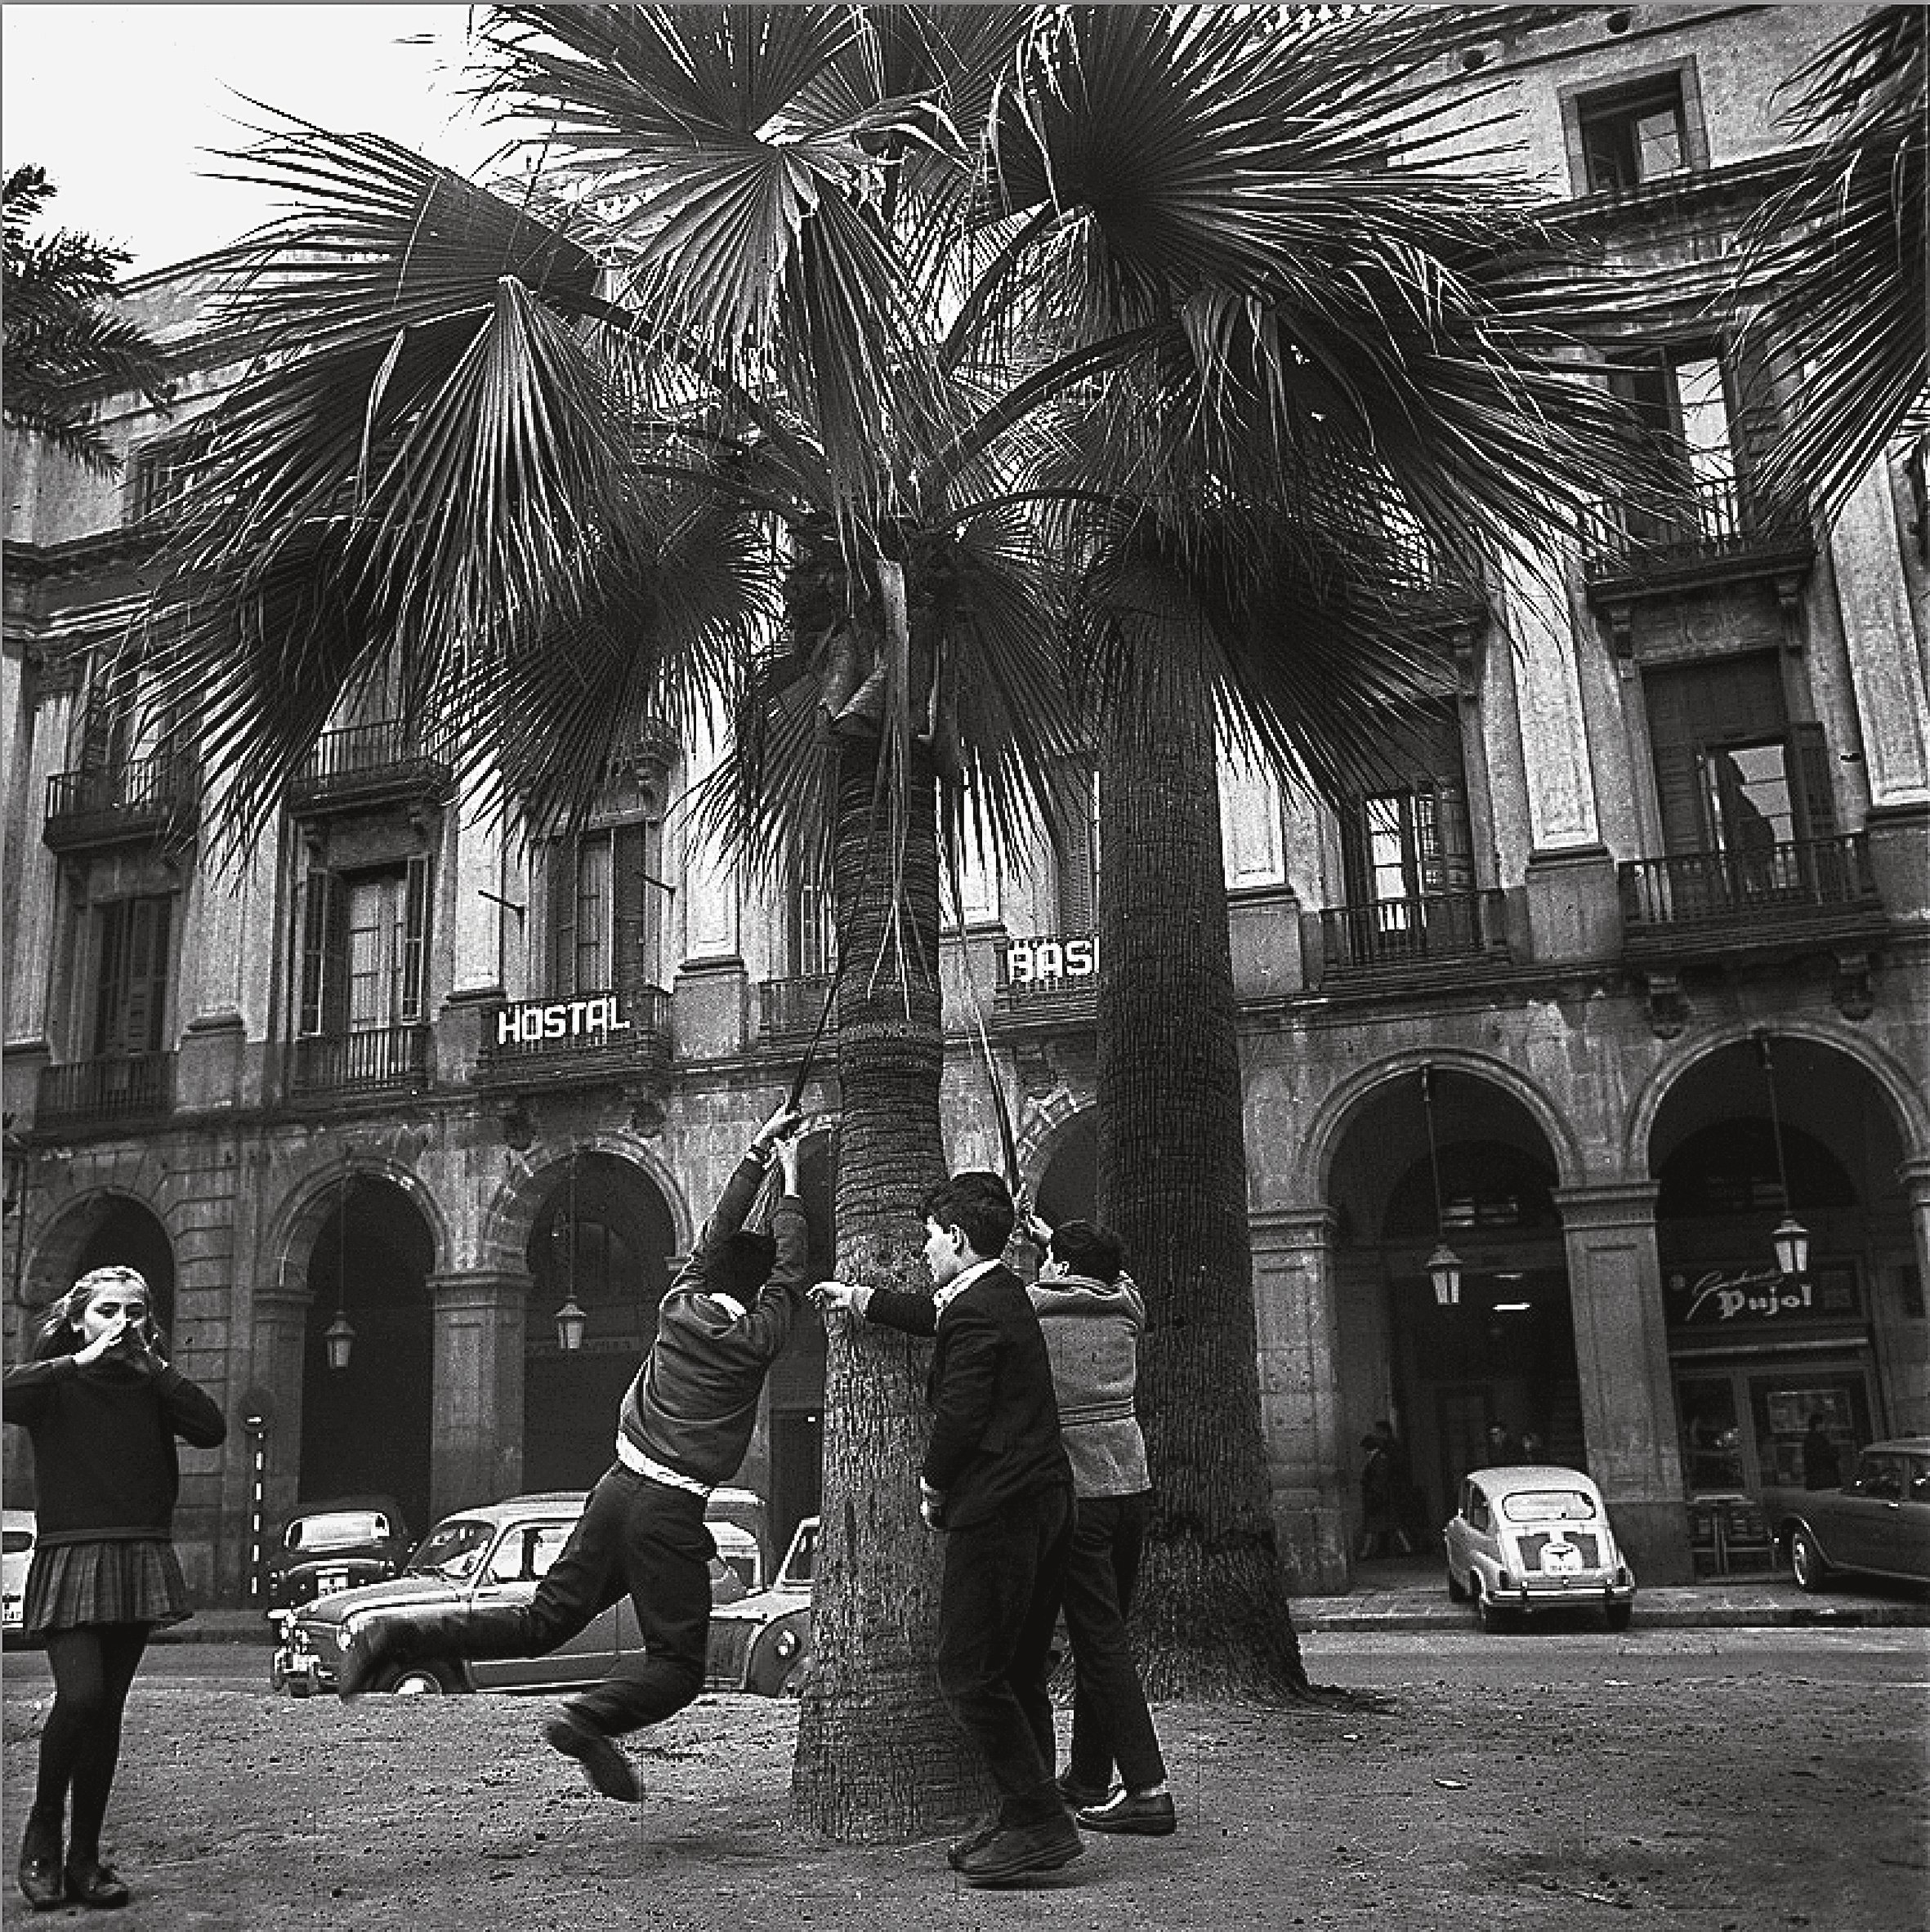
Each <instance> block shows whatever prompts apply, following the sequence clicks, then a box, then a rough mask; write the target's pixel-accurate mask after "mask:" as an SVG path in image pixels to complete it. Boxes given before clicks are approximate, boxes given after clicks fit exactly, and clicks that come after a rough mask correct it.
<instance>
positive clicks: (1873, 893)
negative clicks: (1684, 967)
mask: <svg viewBox="0 0 1930 1932" xmlns="http://www.w3.org/2000/svg"><path fill="white" fill-rule="evenodd" d="M1620 885H1621V898H1622V921H1623V926H1624V934H1625V938H1624V950H1625V951H1626V953H1627V954H1628V957H1629V958H1630V959H1631V960H1632V961H1635V962H1641V961H1642V960H1643V959H1645V958H1651V957H1670V958H1682V957H1693V956H1696V955H1703V956H1708V955H1711V954H1715V953H1742V952H1750V951H1758V952H1760V951H1768V952H1786V951H1789V950H1790V949H1791V948H1792V947H1794V948H1802V947H1806V946H1811V945H1814V944H1829V943H1832V942H1835V941H1838V940H1856V939H1868V938H1870V937H1873V936H1874V935H1877V934H1879V933H1881V932H1882V931H1883V930H1884V929H1885V927H1886V926H1887V924H1888V921H1887V920H1886V918H1885V917H1884V913H1883V901H1882V899H1880V898H1879V896H1878V894H1877V890H1876V880H1875V877H1874V874H1873V873H1872V872H1871V871H1870V841H1869V840H1868V838H1867V837H1865V835H1864V834H1863V833H1861V832H1848V833H1846V834H1844V835H1843V836H1842V837H1837V838H1823V839H1795V840H1790V841H1786V842H1785V843H1781V844H1777V845H1773V846H1763V847H1762V849H1761V850H1759V851H1754V852H1749V853H1738V852H1682V853H1676V854H1672V855H1671V856H1669V857H1668V858H1665V859H1634V860H1631V861H1629V862H1628V863H1625V864H1624V865H1623V866H1622V867H1621V868H1620Z"/></svg>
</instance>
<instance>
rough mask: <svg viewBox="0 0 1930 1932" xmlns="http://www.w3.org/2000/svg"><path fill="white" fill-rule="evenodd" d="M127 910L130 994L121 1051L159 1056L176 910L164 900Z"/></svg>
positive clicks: (124, 1013)
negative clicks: (170, 933) (172, 917)
mask: <svg viewBox="0 0 1930 1932" xmlns="http://www.w3.org/2000/svg"><path fill="white" fill-rule="evenodd" d="M127 910H128V912H129V914H130V918H129V921H128V924H129V928H130V930H129V935H128V940H127V1000H126V1004H125V1005H124V1006H123V1009H122V1016H121V1039H120V1050H121V1051H123V1053H158V1052H159V1051H160V1050H161V1044H162V1028H163V1024H165V1022H166V1019H167V1011H168V926H169V924H170V922H171V921H170V917H169V915H170V913H171V912H172V907H171V906H170V904H169V903H168V900H166V899H136V900H135V901H134V902H133V903H132V905H131V906H130V907H129V908H127Z"/></svg>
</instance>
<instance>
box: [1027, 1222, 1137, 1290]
mask: <svg viewBox="0 0 1930 1932" xmlns="http://www.w3.org/2000/svg"><path fill="white" fill-rule="evenodd" d="M1046 1252H1047V1253H1048V1254H1049V1255H1050V1256H1052V1259H1053V1260H1055V1261H1057V1263H1058V1264H1059V1265H1061V1267H1063V1268H1069V1269H1071V1271H1072V1272H1073V1273H1074V1274H1083V1275H1084V1276H1086V1277H1087V1278H1088V1279H1089V1280H1092V1281H1102V1282H1115V1281H1117V1280H1118V1279H1119V1270H1120V1269H1122V1268H1124V1266H1125V1265H1126V1246H1125V1243H1124V1242H1123V1241H1121V1240H1120V1239H1119V1236H1118V1235H1116V1234H1112V1233H1110V1232H1109V1231H1108V1230H1107V1229H1104V1228H1097V1227H1095V1226H1094V1225H1092V1222H1090V1221H1061V1222H1060V1224H1059V1225H1058V1226H1057V1227H1056V1228H1054V1229H1052V1240H1051V1241H1050V1242H1049V1243H1048V1244H1047V1247H1046Z"/></svg>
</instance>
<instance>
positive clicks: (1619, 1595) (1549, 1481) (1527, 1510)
mask: <svg viewBox="0 0 1930 1932" xmlns="http://www.w3.org/2000/svg"><path fill="white" fill-rule="evenodd" d="M1441 1540H1442V1542H1443V1543H1444V1544H1445V1546H1446V1551H1447V1586H1448V1595H1450V1597H1452V1598H1453V1599H1454V1601H1455V1602H1456V1603H1467V1602H1470V1601H1472V1604H1473V1605H1474V1609H1475V1614H1476V1616H1477V1617H1479V1618H1480V1620H1481V1628H1482V1629H1483V1630H1490V1631H1491V1630H1499V1629H1503V1628H1505V1627H1507V1626H1509V1625H1511V1624H1512V1623H1513V1622H1514V1621H1515V1620H1516V1619H1517V1617H1528V1616H1538V1615H1542V1614H1545V1613H1547V1612H1548V1611H1551V1610H1569V1611H1574V1610H1590V1609H1595V1610H1599V1611H1601V1613H1602V1615H1603V1617H1605V1618H1606V1621H1607V1623H1608V1627H1609V1628H1610V1629H1611V1630H1626V1629H1627V1628H1628V1616H1629V1613H1630V1611H1631V1610H1632V1609H1633V1607H1634V1604H1635V1574H1634V1572H1633V1571H1632V1570H1631V1569H1630V1568H1629V1567H1628V1564H1627V1563H1626V1562H1625V1561H1624V1559H1623V1556H1622V1553H1621V1551H1620V1550H1619V1549H1618V1548H1617V1547H1616V1546H1615V1533H1614V1532H1613V1531H1612V1530H1611V1528H1610V1527H1609V1522H1608V1506H1607V1505H1606V1503H1605V1502H1603V1501H1602V1492H1601V1491H1600V1490H1599V1489H1597V1488H1596V1487H1595V1485H1594V1484H1593V1482H1592V1481H1591V1480H1590V1479H1588V1477H1587V1476H1585V1475H1583V1474H1582V1473H1581V1471H1580V1470H1575V1469H1561V1468H1558V1467H1557V1466H1554V1465H1552V1464H1548V1463H1533V1462H1530V1463H1520V1464H1517V1465H1513V1466H1510V1467H1508V1468H1504V1469H1477V1470H1472V1472H1471V1473H1470V1474H1469V1475H1467V1476H1465V1477H1464V1478H1463V1479H1462V1483H1461V1497H1460V1507H1459V1509H1458V1510H1456V1511H1455V1513H1454V1515H1453V1516H1452V1517H1451V1518H1450V1519H1449V1522H1448V1525H1447V1527H1446V1528H1445V1530H1443V1531H1442V1533H1441Z"/></svg>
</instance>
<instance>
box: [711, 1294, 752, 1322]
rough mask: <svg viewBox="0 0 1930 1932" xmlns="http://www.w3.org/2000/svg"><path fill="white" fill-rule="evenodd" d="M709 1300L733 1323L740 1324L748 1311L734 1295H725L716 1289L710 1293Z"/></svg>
mask: <svg viewBox="0 0 1930 1932" xmlns="http://www.w3.org/2000/svg"><path fill="white" fill-rule="evenodd" d="M710 1298H711V1300H712V1301H714V1302H716V1303H717V1305H718V1306H719V1307H720V1308H722V1310H724V1311H725V1312H726V1314H728V1315H729V1316H730V1319H731V1320H732V1321H734V1322H741V1321H742V1320H743V1319H744V1317H745V1316H746V1315H747V1314H749V1313H750V1310H748V1308H746V1307H745V1306H744V1304H743V1303H742V1302H741V1301H739V1300H738V1299H737V1297H736V1296H735V1295H726V1294H724V1293H722V1292H720V1291H719V1290H717V1289H716V1288H713V1289H712V1290H711V1292H710Z"/></svg>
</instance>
